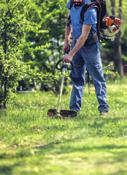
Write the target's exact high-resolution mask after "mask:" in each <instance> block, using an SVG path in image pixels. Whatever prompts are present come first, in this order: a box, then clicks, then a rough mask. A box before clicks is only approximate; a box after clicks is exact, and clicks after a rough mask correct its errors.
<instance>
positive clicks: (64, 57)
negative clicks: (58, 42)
mask: <svg viewBox="0 0 127 175" xmlns="http://www.w3.org/2000/svg"><path fill="white" fill-rule="evenodd" d="M72 59H73V56H71V55H70V54H66V55H64V56H63V61H64V62H65V63H70V62H71V61H72Z"/></svg>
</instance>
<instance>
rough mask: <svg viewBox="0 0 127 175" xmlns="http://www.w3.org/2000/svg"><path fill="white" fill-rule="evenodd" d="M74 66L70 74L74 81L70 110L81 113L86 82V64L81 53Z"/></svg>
mask: <svg viewBox="0 0 127 175" xmlns="http://www.w3.org/2000/svg"><path fill="white" fill-rule="evenodd" d="M72 63H73V66H72V70H71V73H70V77H71V80H72V85H73V88H72V92H71V98H70V110H74V111H79V110H80V108H81V104H82V97H83V89H84V88H83V87H84V81H85V75H84V71H85V63H84V60H83V58H82V57H81V54H80V52H78V53H77V54H76V55H75V57H74V58H73V61H72Z"/></svg>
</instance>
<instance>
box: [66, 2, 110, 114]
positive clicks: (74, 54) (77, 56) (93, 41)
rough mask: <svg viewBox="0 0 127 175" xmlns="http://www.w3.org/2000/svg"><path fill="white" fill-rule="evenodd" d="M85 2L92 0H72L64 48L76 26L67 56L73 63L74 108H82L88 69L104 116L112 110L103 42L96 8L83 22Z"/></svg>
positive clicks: (72, 93) (72, 101) (89, 11)
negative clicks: (101, 42) (81, 14)
mask: <svg viewBox="0 0 127 175" xmlns="http://www.w3.org/2000/svg"><path fill="white" fill-rule="evenodd" d="M84 3H89V0H73V6H72V7H71V0H68V3H67V8H68V9H69V10H70V11H69V16H70V17H69V18H70V20H69V22H68V24H67V27H66V32H65V41H64V50H66V49H67V48H68V45H69V43H68V37H69V35H70V32H71V29H72V38H73V41H72V49H71V50H70V52H69V53H68V54H67V55H64V58H63V59H64V61H65V62H71V61H72V63H73V65H74V66H73V68H72V71H71V74H70V77H71V80H72V84H73V89H72V92H71V99H70V110H73V111H77V112H78V111H80V109H81V105H82V97H83V87H84V84H85V69H86V68H87V70H88V72H89V74H90V75H91V76H92V78H93V82H94V86H95V91H96V97H97V100H98V103H99V106H98V110H99V113H100V114H101V115H105V114H107V113H108V111H109V107H108V104H107V97H106V83H105V79H104V75H103V69H102V63H101V57H100V48H99V41H98V37H97V11H96V9H95V8H90V9H88V10H87V11H86V12H85V14H84V21H83V22H81V17H80V13H81V9H82V6H83V4H84Z"/></svg>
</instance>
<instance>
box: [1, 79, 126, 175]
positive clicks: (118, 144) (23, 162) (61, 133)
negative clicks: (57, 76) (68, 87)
mask: <svg viewBox="0 0 127 175" xmlns="http://www.w3.org/2000/svg"><path fill="white" fill-rule="evenodd" d="M108 101H109V105H110V112H109V114H108V116H106V117H105V118H102V117H100V116H99V114H98V111H97V101H96V98H95V92H94V89H93V87H91V94H90V95H89V94H88V92H87V87H86V90H85V96H84V101H83V106H82V111H81V113H80V115H79V116H78V117H76V118H72V119H71V118H68V119H60V118H49V117H47V115H46V114H47V110H48V109H49V108H52V107H55V105H56V104H57V97H56V96H55V95H53V94H52V93H45V92H31V93H24V94H17V95H16V96H15V97H14V98H13V99H12V100H11V101H10V103H9V106H8V109H7V110H6V111H0V175H127V80H122V81H117V82H114V83H108ZM62 102H63V108H67V106H68V103H69V94H68V95H64V96H63V99H62Z"/></svg>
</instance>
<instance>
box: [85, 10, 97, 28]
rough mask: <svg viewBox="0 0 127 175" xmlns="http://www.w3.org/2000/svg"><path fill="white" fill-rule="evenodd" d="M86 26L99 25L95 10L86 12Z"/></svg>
mask: <svg viewBox="0 0 127 175" xmlns="http://www.w3.org/2000/svg"><path fill="white" fill-rule="evenodd" d="M84 24H86V25H93V24H97V11H96V9H95V8H91V9H88V10H87V11H86V13H85V14H84Z"/></svg>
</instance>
